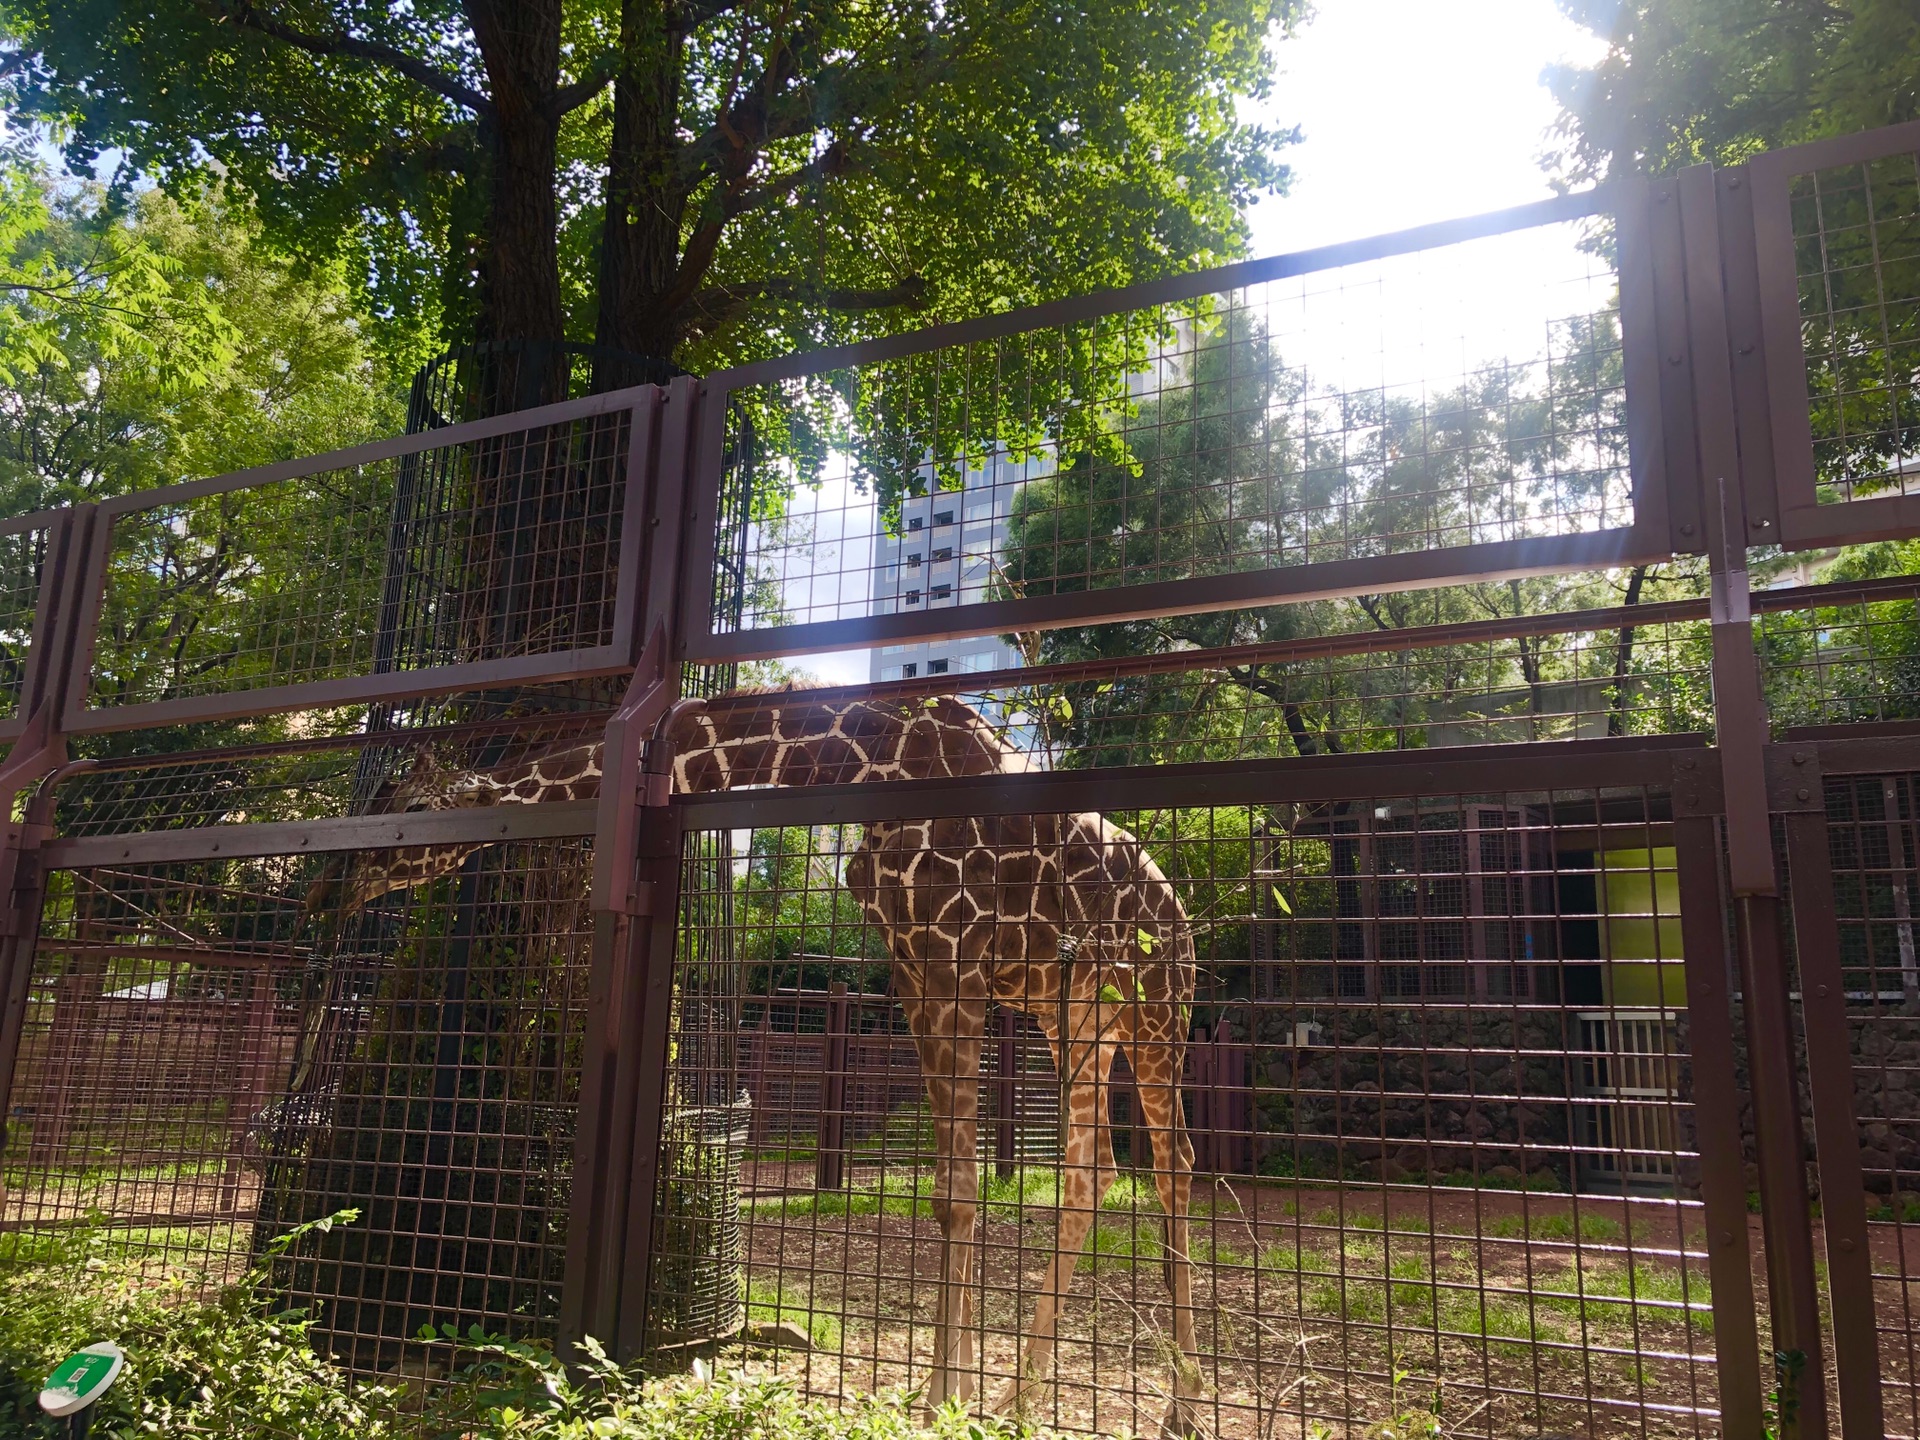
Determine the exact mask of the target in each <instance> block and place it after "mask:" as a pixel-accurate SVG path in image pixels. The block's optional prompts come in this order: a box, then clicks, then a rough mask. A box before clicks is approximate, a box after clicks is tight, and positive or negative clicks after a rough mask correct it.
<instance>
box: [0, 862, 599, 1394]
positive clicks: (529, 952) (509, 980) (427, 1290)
mask: <svg viewBox="0 0 1920 1440" xmlns="http://www.w3.org/2000/svg"><path fill="white" fill-rule="evenodd" d="M372 853H373V854H374V855H378V853H379V852H372ZM348 863H351V862H349V861H346V860H343V859H340V858H334V859H324V858H322V857H314V856H306V855H301V856H273V857H268V858H264V859H259V860H246V861H205V862H188V863H179V864H170V865H130V866H123V867H113V866H95V867H89V868H85V869H78V870H70V871H60V872H56V873H55V875H54V876H53V878H52V883H51V885H50V887H49V892H48V901H47V907H46V918H45V922H44V925H43V937H42V940H41V942H40V945H39V948H38V950H37V952H36V955H35V959H34V968H33V972H32V976H31V980H30V987H29V991H28V1004H27V1011H26V1020H25V1028H24V1034H23V1043H22V1052H21V1058H20V1062H19V1065H18V1070H17V1080H16V1083H15V1086H14V1089H13V1113H12V1115H11V1116H10V1125H9V1133H8V1144H7V1151H6V1154H5V1157H4V1166H5V1186H6V1201H5V1205H6V1209H5V1214H4V1225H5V1228H6V1229H7V1230H8V1231H11V1232H14V1233H15V1234H16V1235H19V1234H22V1233H26V1234H32V1233H36V1232H43V1231H46V1230H48V1229H49V1228H54V1227H73V1226H92V1227H99V1228H100V1229H101V1231H102V1233H103V1234H104V1236H105V1238H106V1241H107V1243H109V1244H110V1245H111V1246H113V1247H115V1248H119V1249H124V1250H125V1251H127V1252H129V1253H131V1254H134V1255H138V1256H145V1257H151V1258H152V1259H153V1260H154V1261H156V1262H167V1263H176V1262H190V1263H191V1264H193V1265H195V1266H198V1267H201V1268H204V1269H205V1270H206V1272H207V1273H208V1275H209V1276H210V1278H211V1279H213V1280H215V1281H218V1280H220V1279H222V1278H231V1277H233V1276H234V1275H236V1274H237V1273H238V1272H239V1271H241V1270H243V1269H244V1268H245V1267H246V1266H247V1265H248V1264H250V1263H253V1262H255V1261H257V1260H258V1259H259V1258H260V1257H261V1256H262V1254H263V1246H264V1245H265V1242H266V1241H267V1240H268V1239H269V1238H271V1237H273V1236H275V1235H277V1234H280V1233H283V1232H284V1231H285V1230H286V1229H288V1228H290V1227H292V1226H294V1225H296V1224H299V1223H301V1222H304V1221H308V1220H314V1219H318V1218H321V1217H325V1216H329V1215H334V1214H336V1213H338V1212H340V1211H342V1210H348V1209H351V1210H355V1211H357V1212H358V1217H357V1219H355V1220H354V1221H353V1222H352V1223H350V1224H346V1225H342V1226H338V1227H336V1228H334V1229H333V1230H332V1231H331V1232H329V1233H326V1234H317V1233H316V1234H313V1235H310V1236H308V1237H307V1238H305V1239H303V1240H302V1241H301V1242H300V1243H299V1245H298V1246H297V1247H296V1248H295V1249H294V1250H293V1251H291V1252H290V1253H289V1254H288V1255H287V1257H286V1258H285V1259H284V1260H282V1261H281V1262H279V1263H278V1267H277V1268H278V1273H277V1275H276V1281H277V1283H278V1284H280V1285H281V1286H283V1287H284V1288H285V1289H286V1290H287V1291H288V1292H289V1293H290V1294H291V1295H292V1296H293V1297H294V1298H295V1299H296V1300H297V1301H300V1302H305V1303H308V1304H311V1305H312V1306H314V1307H315V1308H316V1310H317V1313H318V1316H319V1328H318V1331H317V1332H316V1333H317V1336H318V1338H319V1343H320V1344H321V1346H322V1348H323V1349H326V1350H330V1351H332V1352H333V1353H334V1354H335V1355H337V1356H338V1357H339V1358H340V1359H341V1360H342V1361H343V1362H344V1363H346V1364H347V1365H348V1366H349V1368H351V1369H352V1370H354V1371H355V1372H356V1373H361V1374H373V1373H388V1374H392V1373H405V1374H408V1375H412V1376H415V1377H418V1376H420V1375H423V1374H424V1375H428V1376H431V1375H434V1374H436V1373H440V1370H439V1367H442V1366H444V1364H445V1363H446V1356H445V1355H444V1354H441V1353H438V1352H435V1351H433V1350H431V1349H428V1350H426V1351H424V1352H416V1351H410V1350H409V1349H408V1346H407V1342H408V1341H409V1340H410V1339H411V1338H412V1337H413V1336H414V1335H415V1334H416V1333H417V1332H418V1331H419V1329H420V1328H421V1326H422V1325H428V1324H430V1325H434V1326H440V1325H443V1324H455V1325H458V1326H459V1327H461V1328H462V1329H463V1330H464V1329H465V1328H466V1327H468V1326H471V1325H476V1324H477V1325H479V1326H481V1327H482V1328H483V1329H484V1330H486V1331H488V1332H491V1333H507V1334H513V1335H522V1336H539V1335H544V1334H550V1333H551V1331H552V1328H553V1323H554V1319H555V1316H556V1314H557V1309H558V1298H559V1281H560V1271H561V1262H562V1256H563V1251H564V1244H565V1215H566V1208H567V1197H568V1174H569V1166H570V1162H571V1154H572V1148H571V1147H572V1125H573V1116H574V1111H575V1107H576V1105H577V1102H578V1094H577V1092H578V1083H579V1067H580V1054H579V1047H580V1043H581V1034H582V1028H583V1015H584V1009H585V1001H586V996H585V990H586V972H587V962H588V946H589V933H590V926H589V925H588V923H587V920H586V913H585V912H586V904H585V875H586V873H587V865H588V859H587V856H586V854H585V847H584V844H583V842H580V841H572V840H545V841H532V842H519V843H514V844H506V845H497V846H492V847H489V848H485V849H481V848H478V847H476V846H472V845H468V846H465V847H463V848H462V853H461V856H460V858H459V861H458V864H457V866H456V867H455V868H454V869H452V870H451V871H449V872H446V873H444V874H442V875H441V876H440V877H439V878H437V879H434V880H432V881H430V882H428V883H424V884H419V885H416V886H414V887H412V888H408V889H400V890H393V891H389V892H388V893H386V894H384V895H380V896H377V897H374V898H371V899H370V900H369V901H368V902H367V903H365V904H364V905H363V906H354V905H349V904H345V903H340V902H338V901H336V902H333V903H330V904H324V905H317V904H315V903H314V902H315V901H316V900H320V899H323V898H324V897H326V896H328V895H337V894H338V893H340V891H339V886H338V884H337V879H330V878H329V877H330V875H331V876H336V877H337V874H338V872H339V869H340V867H341V866H342V865H344V864H348Z"/></svg>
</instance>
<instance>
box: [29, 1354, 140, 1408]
mask: <svg viewBox="0 0 1920 1440" xmlns="http://www.w3.org/2000/svg"><path fill="white" fill-rule="evenodd" d="M126 1363H127V1356H126V1352H125V1351H123V1350H122V1349H121V1348H120V1347H119V1346H118V1345H116V1344H114V1343H113V1342H112V1341H111V1340H102V1341H101V1342H100V1343H99V1344H97V1345H89V1346H87V1348H86V1349H84V1350H82V1351H80V1352H79V1353H78V1354H74V1355H69V1356H68V1357H67V1358H66V1359H64V1360H62V1361H61V1362H60V1363H59V1364H58V1365H56V1366H54V1367H53V1374H51V1375H49V1376H48V1377H47V1384H46V1388H45V1389H43V1390H41V1392H40V1408H41V1409H42V1410H44V1411H46V1412H47V1414H49V1415H56V1416H57V1415H72V1414H73V1413H75V1412H76V1411H79V1410H84V1409H86V1408H87V1406H89V1405H91V1404H92V1403H93V1402H94V1401H96V1400H98V1399H99V1398H100V1397H101V1396H102V1395H104V1394H106V1393H107V1387H108V1386H109V1385H111V1384H113V1382H114V1381H115V1380H118V1379H119V1378H120V1369H121V1367H122V1366H123V1365H125V1364H126Z"/></svg>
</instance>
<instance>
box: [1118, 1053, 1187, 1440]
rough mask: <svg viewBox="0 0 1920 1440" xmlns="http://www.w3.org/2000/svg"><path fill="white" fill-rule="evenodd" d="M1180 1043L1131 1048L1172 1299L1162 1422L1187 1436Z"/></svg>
mask: <svg viewBox="0 0 1920 1440" xmlns="http://www.w3.org/2000/svg"><path fill="white" fill-rule="evenodd" d="M1181 1051H1182V1047H1181V1046H1180V1045H1179V1044H1177V1043H1169V1042H1167V1041H1164V1040H1161V1041H1148V1042H1146V1043H1145V1044H1138V1043H1136V1044H1135V1045H1133V1046H1132V1047H1130V1051H1129V1056H1128V1058H1129V1060H1130V1061H1131V1063H1132V1065H1133V1073H1134V1077H1135V1085H1136V1087H1137V1089H1136V1092H1135V1093H1137V1094H1138V1095H1139V1097H1140V1109H1141V1111H1142V1112H1143V1113H1144V1116H1145V1119H1146V1124H1147V1128H1148V1130H1149V1131H1150V1132H1151V1134H1152V1136H1153V1182H1154V1189H1155V1190H1157V1191H1158V1192H1159V1196H1160V1209H1161V1211H1162V1212H1163V1213H1164V1214H1165V1215H1166V1237H1167V1263H1166V1278H1167V1289H1168V1291H1169V1292H1170V1297H1171V1299H1172V1302H1173V1343H1174V1348H1175V1349H1176V1350H1177V1351H1178V1352H1179V1355H1178V1358H1177V1359H1176V1360H1175V1361H1174V1376H1173V1402H1172V1404H1171V1405H1169V1406H1168V1409H1167V1416H1166V1419H1165V1421H1164V1422H1163V1423H1162V1426H1161V1433H1162V1434H1163V1435H1166V1436H1185V1435H1191V1434H1194V1433H1195V1432H1196V1431H1197V1429H1198V1416H1197V1414H1196V1413H1195V1410H1196V1407H1195V1402H1196V1401H1198V1400H1199V1399H1200V1394H1201V1388H1202V1387H1201V1378H1200V1361H1199V1358H1198V1349H1199V1347H1198V1345H1197V1344H1196V1342H1195V1337H1194V1327H1193V1263H1192V1260H1191V1258H1190V1252H1189V1250H1188V1248H1187V1245H1188V1234H1187V1230H1188V1221H1187V1217H1188V1215H1189V1213H1190V1211H1191V1206H1192V1201H1193V1142H1192V1141H1191V1140H1189V1139H1188V1138H1187V1127H1186V1122H1185V1117H1184V1115H1183V1114H1182V1112H1181V1107H1180V1068H1181V1062H1182V1058H1183V1057H1182V1054H1181Z"/></svg>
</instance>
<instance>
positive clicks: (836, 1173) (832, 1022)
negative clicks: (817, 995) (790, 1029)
mask: <svg viewBox="0 0 1920 1440" xmlns="http://www.w3.org/2000/svg"><path fill="white" fill-rule="evenodd" d="M825 1008H826V1016H827V1034H826V1046H825V1051H824V1054H823V1056H822V1059H823V1062H824V1063H823V1064H822V1065H821V1070H820V1124H819V1137H818V1141H819V1143H818V1144H817V1146H816V1147H815V1153H814V1166H813V1169H814V1178H813V1183H814V1185H815V1187H816V1188H818V1189H821V1190H838V1189H839V1188H840V1187H841V1186H842V1185H843V1184H845V1183H846V1153H845V1145H846V1138H847V982H846V981H844V980H835V981H833V982H832V983H831V984H830V985H828V986H827V1003H826V1007H825Z"/></svg>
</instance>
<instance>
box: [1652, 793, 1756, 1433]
mask: <svg viewBox="0 0 1920 1440" xmlns="http://www.w3.org/2000/svg"><path fill="white" fill-rule="evenodd" d="M1674 839H1675V846H1676V850H1677V855H1676V861H1677V865H1678V869H1679V882H1680V926H1681V950H1682V953H1683V954H1684V956H1685V962H1684V963H1685V968H1686V981H1687V1035H1688V1052H1689V1055H1690V1058H1691V1061H1692V1073H1693V1111H1694V1120H1695V1124H1696V1127H1697V1131H1698V1135H1699V1145H1700V1200H1701V1204H1702V1207H1703V1208H1704V1209H1705V1211H1706V1222H1707V1274H1708V1277H1709V1279H1710V1280H1711V1281H1712V1284H1713V1349H1714V1366H1715V1369H1716V1371H1717V1373H1718V1376H1719V1381H1720V1428H1721V1432H1722V1433H1723V1434H1726V1435H1729V1436H1732V1435H1758V1434H1759V1433H1760V1425H1761V1419H1760V1334H1759V1325H1758V1322H1757V1319H1756V1317H1755V1314H1754V1308H1753V1268H1752V1257H1751V1253H1750V1251H1749V1248H1748V1244H1747V1185H1746V1176H1745V1169H1746V1166H1745V1163H1744V1160H1743V1158H1742V1156H1741V1153H1740V1131H1741V1126H1740V1093H1739V1079H1738V1076H1737V1073H1736V1070H1735V1066H1734V1053H1733V1017H1732V1008H1731V1006H1732V999H1733V997H1732V993H1731V991H1732V986H1731V985H1730V984H1729V983H1728V981H1729V978H1730V977H1729V975H1728V966H1727V924H1726V919H1727V916H1726V906H1725V902H1724V899H1723V897H1722V895H1721V891H1720V827H1719V823H1718V822H1717V821H1716V820H1714V819H1713V818H1712V817H1711V816H1689V817H1686V818H1683V819H1680V820H1678V821H1676V822H1675V825H1674Z"/></svg>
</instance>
